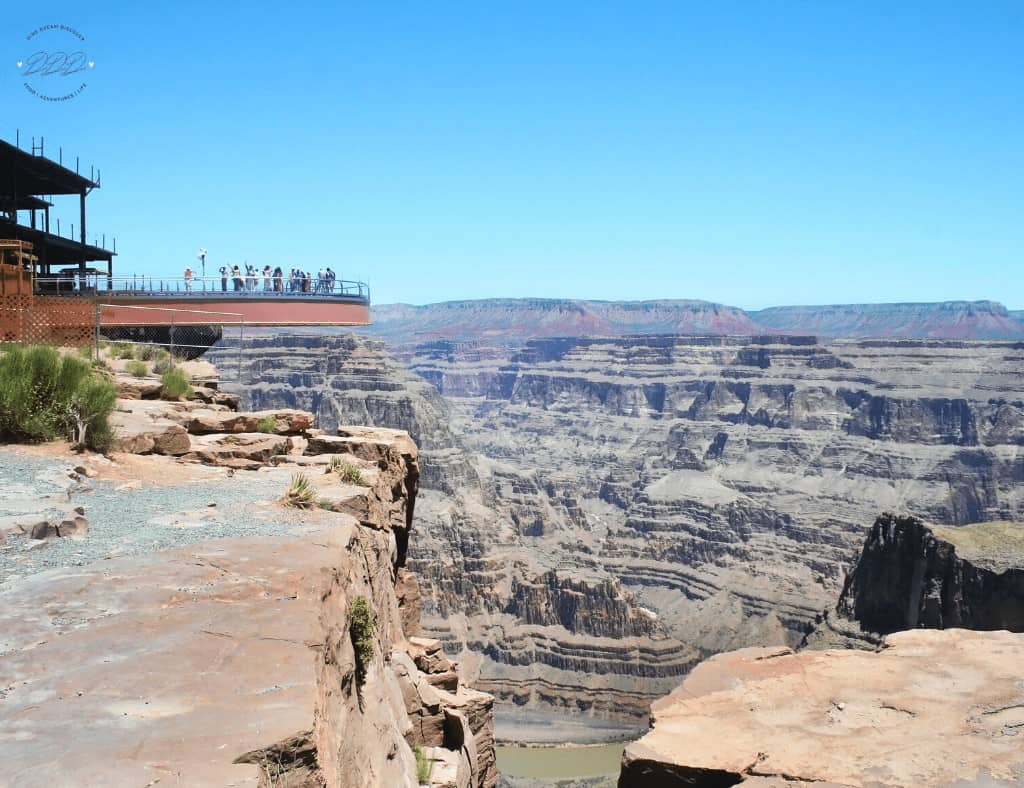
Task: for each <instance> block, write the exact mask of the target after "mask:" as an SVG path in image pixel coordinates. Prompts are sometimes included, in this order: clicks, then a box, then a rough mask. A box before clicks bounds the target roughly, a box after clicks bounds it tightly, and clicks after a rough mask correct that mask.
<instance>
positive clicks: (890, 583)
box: [804, 514, 1024, 648]
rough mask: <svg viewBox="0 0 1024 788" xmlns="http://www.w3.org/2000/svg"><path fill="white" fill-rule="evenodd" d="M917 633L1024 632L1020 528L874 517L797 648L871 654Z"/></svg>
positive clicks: (1023, 551) (1023, 527) (1023, 560)
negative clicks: (839, 587) (832, 596)
mask: <svg viewBox="0 0 1024 788" xmlns="http://www.w3.org/2000/svg"><path fill="white" fill-rule="evenodd" d="M919 627H923V628H927V629H949V628H954V627H960V628H963V629H977V630H995V629H1005V630H1008V631H1010V632H1024V523H1020V522H1017V523H1012V522H987V523H974V524H972V525H965V526H960V527H957V528H951V527H948V526H938V525H928V524H926V523H923V522H921V520H919V519H917V518H916V517H911V516H904V517H901V516H897V515H892V514H883V515H881V516H880V517H879V518H878V519H877V520H876V521H875V523H874V525H873V526H872V527H871V530H870V531H869V532H868V536H867V540H866V541H865V543H864V547H863V549H862V550H861V554H860V557H859V558H858V559H857V563H856V564H855V565H854V567H853V569H852V570H851V572H850V573H849V575H848V576H847V578H846V582H845V583H844V585H843V591H842V593H841V594H840V596H839V602H838V603H837V604H836V606H835V608H834V609H830V610H827V611H825V612H824V613H823V615H822V617H821V620H820V621H819V623H818V626H816V627H815V629H814V630H813V631H812V632H811V633H810V634H809V635H808V636H807V638H806V639H805V643H804V645H806V646H808V647H811V648H829V647H833V646H839V645H843V646H854V647H862V648H863V647H874V646H876V645H877V644H878V643H879V642H880V639H881V636H884V635H887V634H889V633H891V632H898V631H900V630H904V629H916V628H919Z"/></svg>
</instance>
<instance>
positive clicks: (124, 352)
mask: <svg viewBox="0 0 1024 788" xmlns="http://www.w3.org/2000/svg"><path fill="white" fill-rule="evenodd" d="M110 355H111V356H113V357H114V358H125V359H127V358H134V357H135V348H133V347H132V345H131V343H130V342H115V343H114V345H113V347H112V348H111V349H110Z"/></svg>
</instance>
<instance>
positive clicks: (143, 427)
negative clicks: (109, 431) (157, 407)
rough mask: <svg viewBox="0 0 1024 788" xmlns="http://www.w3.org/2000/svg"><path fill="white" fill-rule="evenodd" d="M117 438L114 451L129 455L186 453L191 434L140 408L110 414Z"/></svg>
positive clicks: (174, 423)
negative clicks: (142, 411)
mask: <svg viewBox="0 0 1024 788" xmlns="http://www.w3.org/2000/svg"><path fill="white" fill-rule="evenodd" d="M110 426H111V427H112V428H113V430H114V440H113V442H112V443H111V446H110V450H111V451H115V452H125V453H126V454H169V455H173V456H177V455H181V454H185V453H186V452H188V450H189V448H190V444H189V439H188V433H187V432H186V431H185V428H184V427H182V426H181V425H180V424H178V423H177V422H174V421H171V420H170V419H167V418H161V417H153V416H151V415H149V414H147V413H141V412H137V411H123V410H117V411H115V412H114V413H112V414H111V415H110Z"/></svg>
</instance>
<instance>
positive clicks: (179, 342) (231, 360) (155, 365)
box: [89, 304, 245, 381]
mask: <svg viewBox="0 0 1024 788" xmlns="http://www.w3.org/2000/svg"><path fill="white" fill-rule="evenodd" d="M214 343H217V346H218V348H221V349H222V352H223V354H222V355H220V365H219V366H218V367H217V375H218V377H219V379H220V380H226V381H229V380H239V379H240V377H241V374H242V349H243V347H244V343H245V320H244V319H243V317H242V315H241V314H240V313H237V312H214V311H209V310H201V309H172V308H168V307H154V306H129V305H125V304H96V305H95V316H94V321H93V327H92V337H91V342H90V343H89V344H91V345H92V347H93V354H94V357H95V358H97V359H101V360H103V361H104V362H105V363H106V364H107V365H108V366H110V367H111V368H113V369H114V370H116V371H118V372H122V373H126V374H128V375H131V376H134V377H138V378H140V379H147V378H159V377H160V375H162V374H163V373H164V372H165V371H166V370H168V369H172V368H173V367H174V366H175V365H177V364H181V363H183V362H188V361H193V360H195V359H199V358H200V357H201V356H202V355H203V354H204V353H205V352H206V350H207V349H209V348H210V346H211V345H213V344H214ZM192 366H193V367H196V365H192ZM196 371H199V370H198V369H197V370H196ZM199 374H200V376H202V372H201V371H200V372H199ZM209 374H211V375H212V374H213V372H212V370H210V373H209Z"/></svg>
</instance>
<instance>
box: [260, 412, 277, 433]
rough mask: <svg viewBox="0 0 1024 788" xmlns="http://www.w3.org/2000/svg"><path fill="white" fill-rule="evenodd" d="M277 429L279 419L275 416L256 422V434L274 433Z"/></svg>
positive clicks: (265, 417)
mask: <svg viewBox="0 0 1024 788" xmlns="http://www.w3.org/2000/svg"><path fill="white" fill-rule="evenodd" d="M276 428H277V419H275V418H274V417H273V416H264V417H263V418H262V419H260V420H259V421H257V422H256V432H273V431H274V430H275V429H276Z"/></svg>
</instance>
